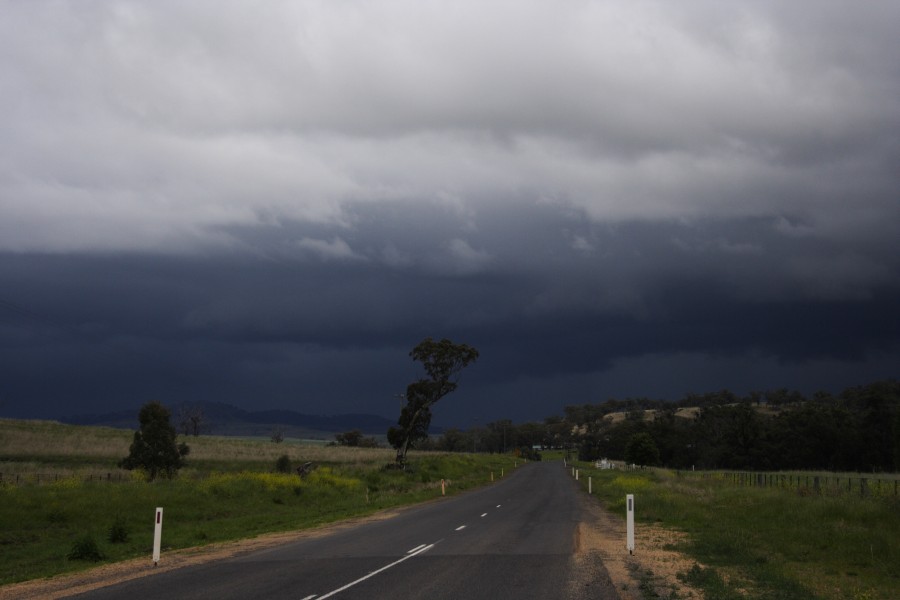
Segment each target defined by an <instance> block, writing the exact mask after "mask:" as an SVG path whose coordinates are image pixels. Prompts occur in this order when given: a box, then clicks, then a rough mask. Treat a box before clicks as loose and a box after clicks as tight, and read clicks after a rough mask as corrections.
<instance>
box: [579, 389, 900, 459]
mask: <svg viewBox="0 0 900 600" xmlns="http://www.w3.org/2000/svg"><path fill="white" fill-rule="evenodd" d="M626 406H627V407H628V408H629V411H628V412H627V413H626V416H625V418H624V419H622V420H620V421H618V422H613V420H612V419H611V418H609V414H610V413H611V412H617V411H612V410H609V409H610V408H612V407H617V408H621V407H622V404H621V403H619V402H617V401H610V402H606V403H602V404H598V405H593V406H589V405H584V406H571V407H566V419H567V420H568V422H569V423H570V424H571V425H572V427H573V439H572V441H571V443H572V444H573V445H574V446H575V447H577V449H578V454H579V456H580V457H581V458H582V459H584V460H594V459H596V458H600V457H608V458H613V459H628V458H629V456H628V454H629V444H632V441H633V440H634V439H635V437H636V436H642V437H643V439H644V440H645V441H646V439H647V438H648V437H649V439H650V440H652V443H653V445H654V446H655V448H656V450H657V455H656V457H655V460H653V461H652V462H649V461H648V463H647V464H658V465H662V466H666V467H671V468H677V469H690V468H692V467H696V468H698V469H745V470H790V469H803V470H813V469H821V470H829V471H859V472H872V471H900V383H898V382H897V381H894V380H887V381H880V382H876V383H872V384H869V385H865V386H859V387H853V388H848V389H846V390H844V391H843V392H841V393H840V394H838V395H831V394H828V393H825V392H818V393H816V394H814V395H813V396H812V397H810V398H807V397H804V396H803V395H802V394H799V393H798V392H786V391H785V390H776V391H775V392H763V393H753V394H751V395H748V396H746V397H737V396H736V395H734V394H732V393H730V392H728V391H722V392H716V393H714V394H706V395H703V396H693V395H692V396H688V397H685V398H684V399H682V400H681V401H679V402H676V403H674V404H666V403H664V404H659V403H658V402H656V401H648V402H643V401H631V402H628V403H626ZM647 407H651V408H647ZM687 407H697V410H696V411H694V412H693V414H691V415H689V416H687V417H685V416H682V415H680V414H679V409H682V408H687ZM647 410H652V411H653V412H652V413H647V412H646V411H647ZM631 450H632V452H633V451H634V448H633V447H632V448H631ZM651 455H652V452H651ZM642 456H645V455H642ZM629 462H630V461H629Z"/></svg>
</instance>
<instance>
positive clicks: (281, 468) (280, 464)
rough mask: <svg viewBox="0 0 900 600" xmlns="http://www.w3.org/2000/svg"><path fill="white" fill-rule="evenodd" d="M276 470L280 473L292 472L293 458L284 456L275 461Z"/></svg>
mask: <svg viewBox="0 0 900 600" xmlns="http://www.w3.org/2000/svg"><path fill="white" fill-rule="evenodd" d="M275 470H276V471H277V472H279V473H290V472H291V458H290V457H289V456H288V455H287V454H282V455H281V456H279V457H278V460H276V461H275Z"/></svg>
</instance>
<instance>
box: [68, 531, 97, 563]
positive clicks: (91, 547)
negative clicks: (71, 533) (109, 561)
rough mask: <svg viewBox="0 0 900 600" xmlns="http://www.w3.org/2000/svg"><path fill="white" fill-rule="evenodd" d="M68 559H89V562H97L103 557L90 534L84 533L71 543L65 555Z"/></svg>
mask: <svg viewBox="0 0 900 600" xmlns="http://www.w3.org/2000/svg"><path fill="white" fill-rule="evenodd" d="M66 558H68V559H69V560H89V561H91V562H99V561H101V560H103V559H104V558H105V557H104V556H103V553H102V552H100V547H99V546H98V545H97V542H96V541H95V540H94V538H93V536H91V535H89V534H88V535H84V536H82V537H80V538H78V539H77V540H75V543H74V544H72V549H71V550H70V551H69V554H67V555H66Z"/></svg>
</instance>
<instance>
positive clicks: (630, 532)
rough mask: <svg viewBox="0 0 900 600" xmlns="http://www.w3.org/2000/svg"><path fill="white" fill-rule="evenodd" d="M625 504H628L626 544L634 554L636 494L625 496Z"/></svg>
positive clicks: (630, 552)
mask: <svg viewBox="0 0 900 600" xmlns="http://www.w3.org/2000/svg"><path fill="white" fill-rule="evenodd" d="M625 504H626V505H627V516H626V519H625V526H626V529H627V531H626V534H625V537H626V540H625V544H626V546H627V548H628V553H629V554H634V494H628V495H626V496H625Z"/></svg>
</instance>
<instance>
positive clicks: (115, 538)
mask: <svg viewBox="0 0 900 600" xmlns="http://www.w3.org/2000/svg"><path fill="white" fill-rule="evenodd" d="M106 539H108V540H109V542H110V543H111V544H124V543H125V542H127V541H128V528H127V527H126V526H125V521H123V520H122V517H116V520H115V521H114V522H113V524H112V525H110V527H109V531H108V532H107V536H106Z"/></svg>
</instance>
